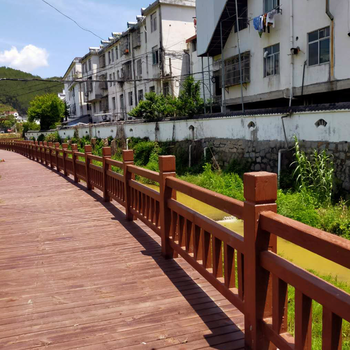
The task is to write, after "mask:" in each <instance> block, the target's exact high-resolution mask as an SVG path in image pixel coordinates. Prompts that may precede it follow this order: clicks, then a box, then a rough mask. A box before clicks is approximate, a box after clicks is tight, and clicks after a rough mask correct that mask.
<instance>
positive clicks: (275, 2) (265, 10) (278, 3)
mask: <svg viewBox="0 0 350 350" xmlns="http://www.w3.org/2000/svg"><path fill="white" fill-rule="evenodd" d="M268 1H269V0H264V3H263V8H264V9H263V10H264V11H263V12H264V13H267V12H270V11H272V10H273V9H275V8H276V7H278V6H280V4H281V3H280V0H272V1H273V7H272V8H271V9H269V8H268V6H267V2H268Z"/></svg>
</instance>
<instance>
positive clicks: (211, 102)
mask: <svg viewBox="0 0 350 350" xmlns="http://www.w3.org/2000/svg"><path fill="white" fill-rule="evenodd" d="M207 57H208V74H209V95H210V113H213V94H212V92H211V88H212V85H211V84H212V81H211V71H210V58H209V53H207Z"/></svg>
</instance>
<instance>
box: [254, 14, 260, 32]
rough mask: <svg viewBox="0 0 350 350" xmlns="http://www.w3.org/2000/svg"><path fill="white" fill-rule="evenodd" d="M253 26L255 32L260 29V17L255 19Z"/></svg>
mask: <svg viewBox="0 0 350 350" xmlns="http://www.w3.org/2000/svg"><path fill="white" fill-rule="evenodd" d="M253 25H254V29H255V30H259V29H260V16H258V17H255V18H254V19H253Z"/></svg>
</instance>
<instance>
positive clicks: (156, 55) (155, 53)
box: [152, 46, 159, 66]
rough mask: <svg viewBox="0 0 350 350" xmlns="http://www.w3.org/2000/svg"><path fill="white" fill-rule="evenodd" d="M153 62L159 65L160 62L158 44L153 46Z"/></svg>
mask: <svg viewBox="0 0 350 350" xmlns="http://www.w3.org/2000/svg"><path fill="white" fill-rule="evenodd" d="M152 63H153V65H154V66H155V65H157V64H158V63H159V50H158V46H155V47H153V48H152Z"/></svg>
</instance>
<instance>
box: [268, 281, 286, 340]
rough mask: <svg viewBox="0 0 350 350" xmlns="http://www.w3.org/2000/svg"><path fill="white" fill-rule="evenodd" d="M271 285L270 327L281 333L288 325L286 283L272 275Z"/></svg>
mask: <svg viewBox="0 0 350 350" xmlns="http://www.w3.org/2000/svg"><path fill="white" fill-rule="evenodd" d="M272 286H273V287H272V328H273V330H274V331H275V332H276V333H278V334H281V333H284V332H286V331H287V326H288V313H287V311H288V304H287V303H288V284H287V283H286V282H284V281H282V280H281V279H279V278H278V277H276V276H273V277H272Z"/></svg>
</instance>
